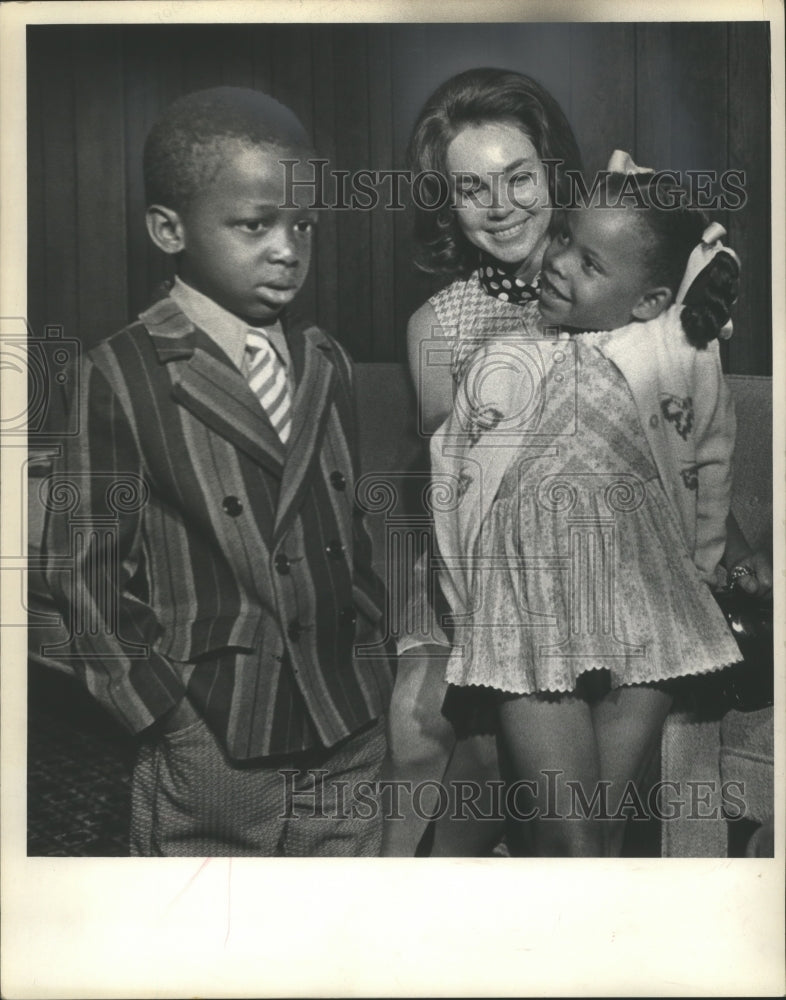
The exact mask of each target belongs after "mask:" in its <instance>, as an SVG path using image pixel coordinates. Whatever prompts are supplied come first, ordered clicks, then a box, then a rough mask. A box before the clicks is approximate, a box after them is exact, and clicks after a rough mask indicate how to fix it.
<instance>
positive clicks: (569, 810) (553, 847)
mask: <svg viewBox="0 0 786 1000" xmlns="http://www.w3.org/2000/svg"><path fill="white" fill-rule="evenodd" d="M499 719H500V736H501V739H502V743H503V749H504V751H505V759H506V766H507V767H509V768H510V769H511V773H512V777H513V778H514V781H513V783H509V785H508V789H507V793H506V803H507V806H508V811H509V814H510V815H511V822H510V823H509V825H508V847H509V848H510V852H511V854H514V855H518V854H528V853H532V854H535V855H536V856H539V857H546V856H562V857H565V856H567V857H600V856H602V854H603V828H602V826H601V824H600V823H599V822H598V821H596V820H592V819H589V818H587V817H585V816H584V815H583V814H582V811H581V810H580V809H576V808H574V807H575V804H576V799H575V785H574V788H573V789H572V788H571V786H570V784H568V783H569V782H573V783H576V782H580V783H581V786H582V788H583V789H584V790H585V791H588V793H589V795H590V796H591V795H592V794H593V791H594V789H595V788H596V786H597V782H598V779H599V777H600V761H599V757H598V750H597V745H596V742H595V731H594V729H593V725H592V715H591V712H590V707H589V705H588V704H587V703H586V702H585V701H583V700H582V699H580V698H577V697H576V696H574V695H569V694H565V695H560V696H558V697H554V698H550V697H543V696H541V695H520V696H518V697H515V698H509V699H506V700H505V701H503V702H502V703H501V704H500V709H499Z"/></svg>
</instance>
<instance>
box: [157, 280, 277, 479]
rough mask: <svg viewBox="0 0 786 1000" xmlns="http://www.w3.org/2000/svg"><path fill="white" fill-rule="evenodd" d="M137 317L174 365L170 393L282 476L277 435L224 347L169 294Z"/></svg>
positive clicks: (165, 359)
mask: <svg viewBox="0 0 786 1000" xmlns="http://www.w3.org/2000/svg"><path fill="white" fill-rule="evenodd" d="M140 319H141V320H142V322H143V323H144V324H145V326H146V327H147V329H148V330H149V332H150V335H151V337H152V340H153V344H154V346H155V348H156V351H157V352H158V356H159V358H160V360H161V361H162V362H164V363H166V364H171V365H172V366H173V371H172V396H173V398H174V399H175V400H176V401H177V402H178V403H180V404H181V405H183V406H184V407H186V409H188V410H189V411H190V412H191V413H193V414H194V416H195V417H196V418H197V419H198V420H200V421H202V423H204V424H205V425H206V426H208V427H210V428H211V429H212V430H214V431H215V432H216V433H217V434H219V435H220V436H221V437H223V438H225V439H226V440H228V441H230V442H231V443H232V444H233V445H234V446H235V447H236V448H238V449H239V450H240V451H242V452H243V453H244V454H246V455H248V457H249V458H251V459H252V461H254V462H256V463H258V464H259V465H262V466H264V467H265V468H266V469H267V470H268V471H269V472H270V473H272V474H273V475H274V476H276V477H277V478H279V479H280V478H281V476H282V474H283V471H284V457H285V454H284V448H283V446H282V444H281V441H280V439H279V437H278V435H277V434H276V432H275V430H274V429H273V426H272V424H271V423H270V420H269V419H268V417H267V414H266V413H265V412H264V410H263V408H262V407H261V406H260V404H259V400H258V399H257V397H256V396H255V395H254V393H253V392H252V391H251V389H250V388H249V386H248V383H247V382H246V380H245V379H244V378H243V376H242V375H241V373H240V372H239V371H238V370H237V368H235V366H234V365H233V364H232V363H231V362H230V360H229V358H227V357H226V355H225V354H224V353H223V351H221V349H220V348H219V347H218V346H217V345H216V344H215V343H214V341H213V340H212V339H211V338H210V337H209V336H208V335H207V334H206V333H204V331H202V330H199V329H198V328H196V327H195V326H194V325H193V323H191V321H190V320H189V319H188V318H187V317H186V316H185V315H184V314H183V313H182V312H181V311H180V309H179V308H178V307H177V306H176V305H175V303H174V302H173V301H172V300H171V299H169V298H167V299H162V300H161V301H160V302H157V303H155V305H153V306H152V307H151V308H150V309H148V310H147V312H145V313H142V315H141V316H140ZM293 429H294V428H293Z"/></svg>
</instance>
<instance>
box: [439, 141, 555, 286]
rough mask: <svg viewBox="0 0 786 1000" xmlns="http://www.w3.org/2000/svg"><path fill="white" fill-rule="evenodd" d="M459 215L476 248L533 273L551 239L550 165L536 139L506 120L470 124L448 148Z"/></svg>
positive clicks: (527, 274)
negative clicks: (533, 141) (548, 169)
mask: <svg viewBox="0 0 786 1000" xmlns="http://www.w3.org/2000/svg"><path fill="white" fill-rule="evenodd" d="M446 161H447V168H448V173H449V175H450V180H451V184H452V186H453V193H454V199H455V201H454V206H455V212H456V218H457V220H458V223H459V226H460V227H461V230H462V232H463V233H464V235H465V236H466V237H467V239H468V240H469V241H470V243H473V244H474V245H475V246H476V247H479V248H480V249H481V250H484V251H485V252H486V253H488V254H490V255H491V256H492V257H495V258H496V259H497V260H499V261H500V262H502V263H503V264H520V265H521V267H520V268H519V270H518V273H519V274H520V275H521V276H522V277H527V278H530V277H532V276H534V274H535V273H536V272H537V271H538V270H539V268H540V262H541V258H542V256H543V251H544V250H545V249H546V247H547V246H548V243H549V236H548V230H549V223H550V222H551V212H552V209H551V204H550V200H549V189H548V183H547V176H546V169H545V167H544V166H543V164H542V163H541V161H540V157H539V156H538V153H537V150H536V149H535V147H534V145H533V144H532V140H531V139H530V138H529V137H528V136H526V135H525V134H524V133H523V132H522V131H521V129H520V128H518V127H517V126H516V125H514V124H512V123H511V124H508V123H507V122H487V123H485V124H483V125H468V126H467V127H466V128H464V129H462V130H461V132H459V133H458V135H457V136H456V137H455V138H454V139H453V140H452V141H451V143H450V145H449V146H448V149H447V157H446Z"/></svg>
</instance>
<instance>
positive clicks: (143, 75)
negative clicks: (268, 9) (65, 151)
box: [123, 29, 183, 319]
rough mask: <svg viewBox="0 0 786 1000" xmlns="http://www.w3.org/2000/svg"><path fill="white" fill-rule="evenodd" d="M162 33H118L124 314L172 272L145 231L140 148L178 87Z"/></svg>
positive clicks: (134, 311) (145, 301)
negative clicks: (124, 228)
mask: <svg viewBox="0 0 786 1000" xmlns="http://www.w3.org/2000/svg"><path fill="white" fill-rule="evenodd" d="M171 42H172V39H171V37H169V36H168V35H167V34H163V35H162V34H156V35H152V36H151V35H150V33H149V32H148V31H146V30H144V29H136V30H134V29H131V30H129V31H128V32H127V33H126V34H124V35H123V52H124V68H125V73H124V77H125V88H124V90H125V136H124V143H125V148H124V156H125V163H126V219H127V230H128V316H129V319H132V318H134V317H136V316H137V315H138V314H139V313H140V312H141V311H142V310H143V309H145V308H147V306H148V305H149V303H150V300H151V298H152V296H153V295H154V293H155V290H156V288H157V287H158V286H159V285H160V284H161V282H162V281H164V280H165V279H166V278H169V277H171V276H172V275H173V273H174V262H173V260H172V259H171V258H169V257H167V256H166V255H165V254H163V253H161V251H160V250H158V249H157V248H156V247H155V246H154V245H153V243H152V242H151V240H150V237H149V236H148V235H147V228H146V226H145V208H146V201H145V192H144V180H143V172H142V152H143V150H144V144H145V139H146V137H147V133H148V132H149V130H150V128H151V127H152V125H153V123H154V122H155V120H156V119H157V118H158V116H159V114H160V113H161V111H162V110H163V108H165V107H166V106H167V105H168V104H170V103H171V102H172V101H173V100H175V98H177V97H179V96H180V95H181V93H182V91H183V82H182V72H181V69H182V68H181V65H180V60H179V58H178V57H177V55H176V52H177V50H176V49H175V48H174V47H173V46H172V44H171Z"/></svg>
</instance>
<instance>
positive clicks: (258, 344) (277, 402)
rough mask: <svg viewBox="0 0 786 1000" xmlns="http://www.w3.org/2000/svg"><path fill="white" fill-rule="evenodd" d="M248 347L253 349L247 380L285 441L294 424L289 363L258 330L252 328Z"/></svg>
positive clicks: (247, 342) (251, 350)
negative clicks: (290, 396) (284, 360)
mask: <svg viewBox="0 0 786 1000" xmlns="http://www.w3.org/2000/svg"><path fill="white" fill-rule="evenodd" d="M246 350H248V351H249V352H250V353H251V364H250V365H249V369H248V375H247V379H248V384H249V385H250V386H251V389H252V390H253V392H254V394H255V395H256V397H257V399H258V400H259V402H260V403H261V404H262V409H263V410H264V411H265V413H266V414H267V415H268V418H269V419H270V423H271V424H272V425H273V427H274V428H275V430H276V433H277V434H278V436H279V437H280V438H281V441H282V443H283V444H286V443H287V439H288V438H289V431H290V429H291V426H292V409H291V402H290V398H289V383H288V381H287V369H286V365H284V363H283V362H282V361H281V359H280V358H279V356H278V354H276V351H275V349H274V347H273V345H272V344H271V343H270V341H269V340H268V338H267V336H266V335H265V334H264V333H261V332H259V331H257V330H249V332H248V336H247V338H246Z"/></svg>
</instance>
